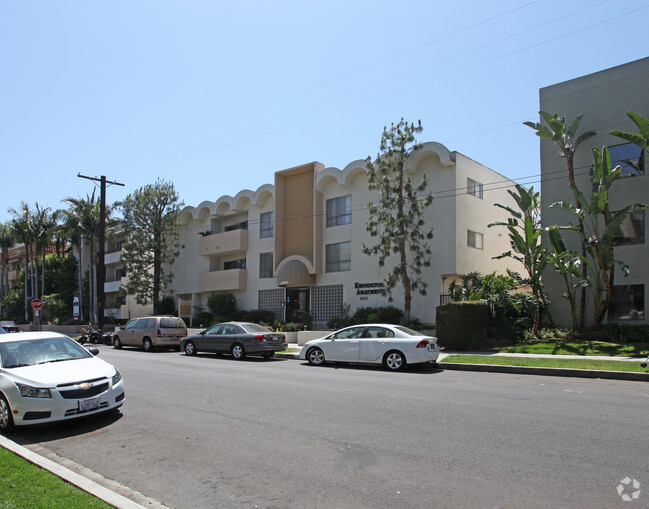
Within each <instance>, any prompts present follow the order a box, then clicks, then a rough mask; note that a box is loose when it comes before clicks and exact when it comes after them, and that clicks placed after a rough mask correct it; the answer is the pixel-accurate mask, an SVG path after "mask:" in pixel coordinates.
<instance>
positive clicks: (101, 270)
mask: <svg viewBox="0 0 649 509" xmlns="http://www.w3.org/2000/svg"><path fill="white" fill-rule="evenodd" d="M77 177H79V178H82V179H88V180H92V181H94V182H99V183H100V184H99V189H100V193H99V200H100V202H99V239H98V240H97V242H99V267H98V268H97V327H99V328H100V329H103V328H104V308H105V307H106V293H105V292H104V281H105V280H106V261H105V260H104V258H105V257H106V246H105V244H106V184H111V185H114V186H123V185H124V184H121V183H120V182H109V181H107V180H106V177H105V176H104V175H102V176H101V178H97V177H87V176H85V175H81V173H78V174H77ZM90 270H92V267H90Z"/></svg>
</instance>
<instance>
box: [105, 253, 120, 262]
mask: <svg viewBox="0 0 649 509" xmlns="http://www.w3.org/2000/svg"><path fill="white" fill-rule="evenodd" d="M121 255H122V252H121V251H113V252H112V253H106V254H105V255H104V264H106V265H110V264H111V263H121V262H122V256H121Z"/></svg>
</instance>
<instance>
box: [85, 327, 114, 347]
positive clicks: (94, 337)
mask: <svg viewBox="0 0 649 509" xmlns="http://www.w3.org/2000/svg"><path fill="white" fill-rule="evenodd" d="M87 341H90V342H91V343H93V344H95V345H96V344H97V343H100V342H101V341H103V338H102V334H101V329H93V328H92V325H88V329H85V328H84V329H81V337H80V338H79V344H81V345H83V344H84V343H86V342H87ZM111 344H112V338H111Z"/></svg>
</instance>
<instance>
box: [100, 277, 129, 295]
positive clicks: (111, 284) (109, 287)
mask: <svg viewBox="0 0 649 509" xmlns="http://www.w3.org/2000/svg"><path fill="white" fill-rule="evenodd" d="M125 279H126V278H120V279H118V280H117V281H104V293H112V292H119V290H120V289H121V288H122V283H124V280H125Z"/></svg>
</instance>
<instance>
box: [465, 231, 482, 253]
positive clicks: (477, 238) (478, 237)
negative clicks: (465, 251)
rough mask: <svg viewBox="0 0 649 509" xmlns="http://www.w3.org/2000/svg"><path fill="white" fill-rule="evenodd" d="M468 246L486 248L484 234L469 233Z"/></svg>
mask: <svg viewBox="0 0 649 509" xmlns="http://www.w3.org/2000/svg"><path fill="white" fill-rule="evenodd" d="M467 245H468V246H469V247H475V248H476V249H483V248H484V237H483V235H482V233H478V232H472V231H471V230H468V231H467Z"/></svg>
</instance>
